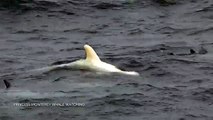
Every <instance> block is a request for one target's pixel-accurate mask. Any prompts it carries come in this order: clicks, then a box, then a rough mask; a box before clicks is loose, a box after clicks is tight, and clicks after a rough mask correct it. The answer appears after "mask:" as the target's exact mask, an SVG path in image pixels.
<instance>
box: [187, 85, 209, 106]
mask: <svg viewBox="0 0 213 120" xmlns="http://www.w3.org/2000/svg"><path fill="white" fill-rule="evenodd" d="M191 97H192V98H193V99H194V100H198V101H202V102H207V103H209V104H213V102H212V101H213V88H198V89H194V90H193V91H192V93H191Z"/></svg>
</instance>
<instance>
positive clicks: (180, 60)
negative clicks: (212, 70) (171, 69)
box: [165, 58, 200, 65]
mask: <svg viewBox="0 0 213 120" xmlns="http://www.w3.org/2000/svg"><path fill="white" fill-rule="evenodd" d="M165 61H166V62H169V63H181V64H188V65H189V64H199V63H200V62H197V61H194V60H190V59H180V58H170V59H165Z"/></svg>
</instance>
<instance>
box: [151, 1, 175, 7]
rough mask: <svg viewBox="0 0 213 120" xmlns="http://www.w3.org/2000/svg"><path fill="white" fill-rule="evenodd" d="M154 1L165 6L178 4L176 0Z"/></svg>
mask: <svg viewBox="0 0 213 120" xmlns="http://www.w3.org/2000/svg"><path fill="white" fill-rule="evenodd" d="M154 1H155V2H157V3H159V4H160V5H163V6H167V5H173V4H176V1H175V0H154Z"/></svg>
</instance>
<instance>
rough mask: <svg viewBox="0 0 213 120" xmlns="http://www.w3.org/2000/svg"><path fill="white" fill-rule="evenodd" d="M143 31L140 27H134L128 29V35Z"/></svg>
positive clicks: (138, 33)
mask: <svg viewBox="0 0 213 120" xmlns="http://www.w3.org/2000/svg"><path fill="white" fill-rule="evenodd" d="M143 33H144V32H143V30H141V29H140V28H135V29H132V30H129V31H128V35H140V34H143Z"/></svg>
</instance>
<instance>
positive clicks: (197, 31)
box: [188, 27, 213, 35]
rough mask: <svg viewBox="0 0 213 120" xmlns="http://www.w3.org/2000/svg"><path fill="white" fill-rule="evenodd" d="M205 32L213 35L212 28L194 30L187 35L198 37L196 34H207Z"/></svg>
mask: <svg viewBox="0 0 213 120" xmlns="http://www.w3.org/2000/svg"><path fill="white" fill-rule="evenodd" d="M207 32H211V33H213V27H210V28H204V29H201V30H194V31H193V32H191V33H189V34H188V35H198V34H202V33H207Z"/></svg>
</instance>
